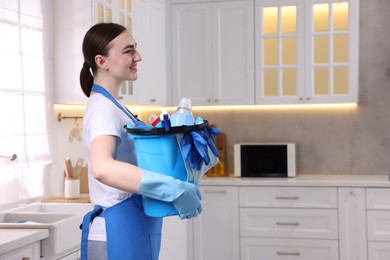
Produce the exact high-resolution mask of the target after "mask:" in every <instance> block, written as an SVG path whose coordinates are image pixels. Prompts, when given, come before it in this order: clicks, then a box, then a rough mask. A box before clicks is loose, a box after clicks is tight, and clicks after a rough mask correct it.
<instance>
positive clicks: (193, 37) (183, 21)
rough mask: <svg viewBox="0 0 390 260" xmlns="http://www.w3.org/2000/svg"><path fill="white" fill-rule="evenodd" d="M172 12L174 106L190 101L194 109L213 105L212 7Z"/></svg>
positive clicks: (177, 7)
mask: <svg viewBox="0 0 390 260" xmlns="http://www.w3.org/2000/svg"><path fill="white" fill-rule="evenodd" d="M171 12H172V13H171V16H172V17H171V23H172V24H171V28H172V32H171V33H172V102H173V104H178V103H179V101H180V99H181V98H182V97H189V98H191V101H192V105H207V104H210V102H209V101H210V98H211V96H212V76H213V72H212V64H211V59H212V55H213V52H212V45H211V42H212V31H211V29H212V28H211V3H199V4H177V5H172V9H171Z"/></svg>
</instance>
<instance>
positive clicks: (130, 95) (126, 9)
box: [92, 0, 135, 103]
mask: <svg viewBox="0 0 390 260" xmlns="http://www.w3.org/2000/svg"><path fill="white" fill-rule="evenodd" d="M132 1H133V0H93V1H92V3H93V4H92V6H93V8H92V19H93V21H94V22H95V23H102V22H106V23H109V22H114V23H118V24H121V25H123V26H125V27H126V28H127V30H128V31H129V32H130V33H131V32H132V31H133V16H134V15H133V2H132ZM119 99H122V100H123V101H125V102H126V103H132V101H133V100H134V99H135V98H134V91H133V82H132V81H125V82H124V83H123V85H122V87H121V90H120V93H119Z"/></svg>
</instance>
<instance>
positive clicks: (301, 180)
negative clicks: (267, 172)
mask: <svg viewBox="0 0 390 260" xmlns="http://www.w3.org/2000/svg"><path fill="white" fill-rule="evenodd" d="M200 185H201V186H211V185H213V186H214V185H217V186H218V185H220V186H307V187H313V186H314V187H315V186H317V187H324V186H327V187H377V188H390V179H389V176H388V175H322V174H321V175H320V174H304V175H298V176H297V177H294V178H239V177H233V176H231V177H207V176H205V177H203V178H202V179H201V180H200Z"/></svg>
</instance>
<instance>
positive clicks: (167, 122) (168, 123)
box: [160, 109, 171, 132]
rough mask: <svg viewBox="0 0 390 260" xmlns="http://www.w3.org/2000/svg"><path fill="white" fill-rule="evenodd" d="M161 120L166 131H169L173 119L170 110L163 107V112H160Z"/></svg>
mask: <svg viewBox="0 0 390 260" xmlns="http://www.w3.org/2000/svg"><path fill="white" fill-rule="evenodd" d="M160 121H161V123H162V124H161V125H162V127H164V128H165V131H167V132H168V131H169V130H170V129H171V120H170V117H169V114H168V111H167V110H166V109H163V110H162V112H161V114H160Z"/></svg>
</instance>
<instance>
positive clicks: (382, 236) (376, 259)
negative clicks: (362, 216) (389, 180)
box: [367, 188, 390, 260]
mask: <svg viewBox="0 0 390 260" xmlns="http://www.w3.org/2000/svg"><path fill="white" fill-rule="evenodd" d="M367 237H368V251H369V252H368V256H369V258H368V259H369V260H384V259H390V189H386V188H369V189H367Z"/></svg>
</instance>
